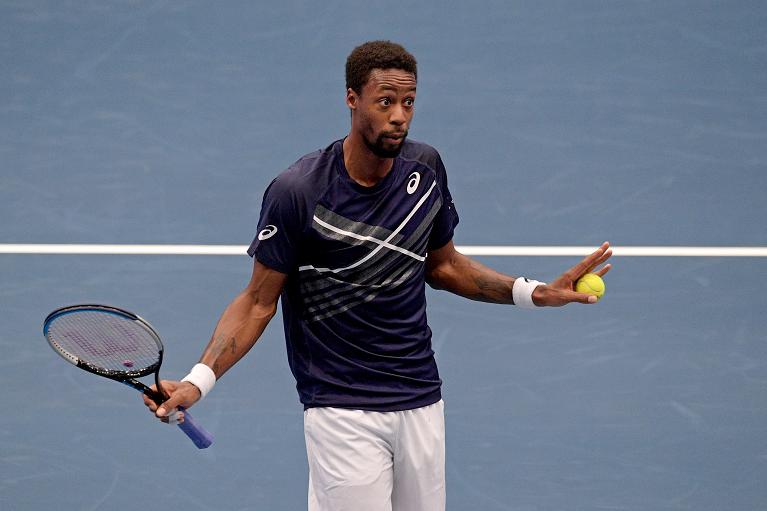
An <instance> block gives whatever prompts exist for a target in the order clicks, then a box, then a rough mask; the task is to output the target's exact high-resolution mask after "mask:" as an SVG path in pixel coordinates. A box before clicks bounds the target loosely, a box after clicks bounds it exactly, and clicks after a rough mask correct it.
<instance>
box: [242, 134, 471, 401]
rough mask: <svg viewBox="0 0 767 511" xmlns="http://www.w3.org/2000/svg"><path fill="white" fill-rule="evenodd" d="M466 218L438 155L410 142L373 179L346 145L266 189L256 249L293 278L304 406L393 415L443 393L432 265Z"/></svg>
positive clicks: (291, 316) (286, 307)
mask: <svg viewBox="0 0 767 511" xmlns="http://www.w3.org/2000/svg"><path fill="white" fill-rule="evenodd" d="M457 224H458V214H457V212H456V211H455V207H454V205H453V201H452V198H451V197H450V192H449V191H448V187H447V175H446V173H445V167H444V165H443V164H442V160H441V158H440V156H439V153H437V151H436V150H435V149H434V148H433V147H431V146H429V145H426V144H423V143H419V142H414V141H410V140H406V141H405V142H404V146H403V148H402V151H401V152H400V155H399V156H398V157H396V158H395V159H394V163H393V165H392V168H391V171H390V172H389V173H388V174H387V175H386V177H385V178H384V179H383V180H382V181H380V182H379V183H377V184H376V185H375V186H372V187H365V186H362V185H360V184H359V183H357V182H355V181H354V180H353V179H351V177H350V176H349V174H348V172H347V170H346V167H345V165H344V157H343V141H342V140H338V141H336V142H334V143H332V144H331V145H330V146H328V147H327V148H325V149H323V150H319V151H316V152H313V153H310V154H308V155H306V156H304V157H303V158H301V159H300V160H298V161H297V162H296V163H294V164H293V165H292V166H291V167H289V168H288V169H287V170H285V171H284V172H282V173H281V174H280V175H279V176H278V177H277V178H276V179H274V181H272V183H271V184H270V185H269V187H268V188H267V190H266V192H265V193H264V198H263V203H262V205H261V217H260V219H259V223H258V234H257V236H256V238H255V239H254V240H253V243H252V244H251V245H250V248H249V249H248V254H250V255H251V256H252V257H255V258H256V259H257V260H258V261H259V262H261V263H263V264H264V265H266V266H268V267H270V268H272V269H274V270H277V271H279V272H282V273H285V274H287V275H288V279H287V282H286V285H285V288H284V289H283V292H282V296H281V299H282V311H283V320H284V326H285V339H286V343H287V351H288V361H289V364H290V368H291V371H292V372H293V375H294V376H295V378H296V383H297V385H296V387H297V389H298V394H299V397H300V400H301V402H302V403H303V404H304V407H305V408H310V407H316V406H334V407H341V408H355V409H361V410H374V411H396V410H407V409H412V408H418V407H421V406H426V405H430V404H433V403H435V402H437V401H439V399H440V398H441V392H440V387H441V384H442V381H441V380H440V378H439V372H438V371H437V364H436V362H435V360H434V351H432V348H431V329H430V328H429V325H428V323H427V320H426V289H425V280H424V266H425V264H424V261H425V259H426V255H427V253H428V251H429V250H432V249H437V248H440V247H442V246H444V245H445V244H446V243H448V242H449V241H450V240H451V239H452V237H453V230H454V229H455V226H456V225H457Z"/></svg>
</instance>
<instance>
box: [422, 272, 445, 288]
mask: <svg viewBox="0 0 767 511" xmlns="http://www.w3.org/2000/svg"><path fill="white" fill-rule="evenodd" d="M425 280H426V283H427V284H428V285H429V287H430V288H432V289H435V290H437V291H440V290H442V289H445V286H444V285H443V283H442V282H443V279H442V278H441V276H440V272H439V271H437V270H434V269H432V270H431V271H428V270H427V271H426V276H425Z"/></svg>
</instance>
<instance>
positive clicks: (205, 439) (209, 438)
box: [178, 406, 213, 449]
mask: <svg viewBox="0 0 767 511" xmlns="http://www.w3.org/2000/svg"><path fill="white" fill-rule="evenodd" d="M178 409H179V410H181V411H183V412H184V422H182V423H181V424H179V425H178V427H179V428H181V431H183V432H184V433H186V436H188V437H189V438H190V439H191V440H192V442H194V445H196V446H197V448H198V449H205V448H206V447H209V446H210V444H212V443H213V435H211V434H210V433H208V432H207V431H206V430H205V428H203V427H201V426H198V425H197V422H195V420H194V419H193V418H192V416H191V415H189V412H187V411H185V410H184V409H183V408H182V407H180V406H179V407H178Z"/></svg>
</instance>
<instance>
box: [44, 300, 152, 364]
mask: <svg viewBox="0 0 767 511" xmlns="http://www.w3.org/2000/svg"><path fill="white" fill-rule="evenodd" d="M48 336H49V338H50V340H51V341H52V342H53V343H55V344H56V345H58V349H60V350H63V351H64V352H66V353H67V354H70V355H73V356H75V357H77V358H78V359H80V360H83V361H87V362H88V363H89V364H91V365H93V366H97V367H100V368H102V369H105V370H107V371H122V372H125V371H140V370H141V369H144V368H147V367H150V366H152V365H154V364H156V363H157V362H158V361H159V358H160V354H159V353H160V352H159V347H158V344H157V341H156V340H155V338H154V337H153V336H152V334H151V333H150V332H149V331H148V330H147V329H146V328H144V327H143V326H142V325H141V324H140V323H139V322H137V321H135V320H133V319H129V318H126V317H123V316H118V315H115V314H112V313H105V312H100V311H77V312H72V313H68V314H64V315H62V316H60V317H58V318H56V319H55V320H54V321H53V322H52V323H51V324H50V326H49V328H48Z"/></svg>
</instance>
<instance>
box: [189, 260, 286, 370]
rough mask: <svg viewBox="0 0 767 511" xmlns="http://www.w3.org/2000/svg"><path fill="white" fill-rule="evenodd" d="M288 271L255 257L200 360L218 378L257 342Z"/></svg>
mask: <svg viewBox="0 0 767 511" xmlns="http://www.w3.org/2000/svg"><path fill="white" fill-rule="evenodd" d="M286 279H287V275H285V274H284V273H280V272H278V271H276V270H272V269H271V268H268V267H266V266H264V265H263V264H261V263H259V262H258V261H256V262H255V263H254V266H253V275H252V277H251V279H250V282H249V283H248V286H247V287H246V288H245V289H244V290H242V292H240V294H239V295H237V296H236V297H235V298H234V300H232V302H231V303H230V304H229V305H228V306H227V308H226V309H225V310H224V313H223V314H222V315H221V318H220V319H219V321H218V324H217V325H216V329H215V331H214V332H213V336H212V337H211V339H210V342H209V343H208V345H207V346H206V348H205V351H203V353H202V356H201V357H200V362H201V363H203V364H205V365H206V366H208V367H210V368H211V369H213V372H214V373H216V379H219V378H221V376H223V374H224V373H225V372H226V371H227V370H229V369H230V368H231V367H232V366H233V365H234V364H235V363H236V362H237V361H238V360H240V359H241V358H242V357H243V356H244V355H245V354H246V353H247V352H248V351H250V349H251V348H252V347H253V346H254V345H255V344H256V341H258V339H259V338H260V337H261V334H262V333H263V332H264V329H266V325H268V324H269V321H270V320H271V319H272V317H273V316H274V314H275V313H276V312H277V301H278V300H279V297H280V293H281V292H282V288H283V286H284V285H285V280H286Z"/></svg>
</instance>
